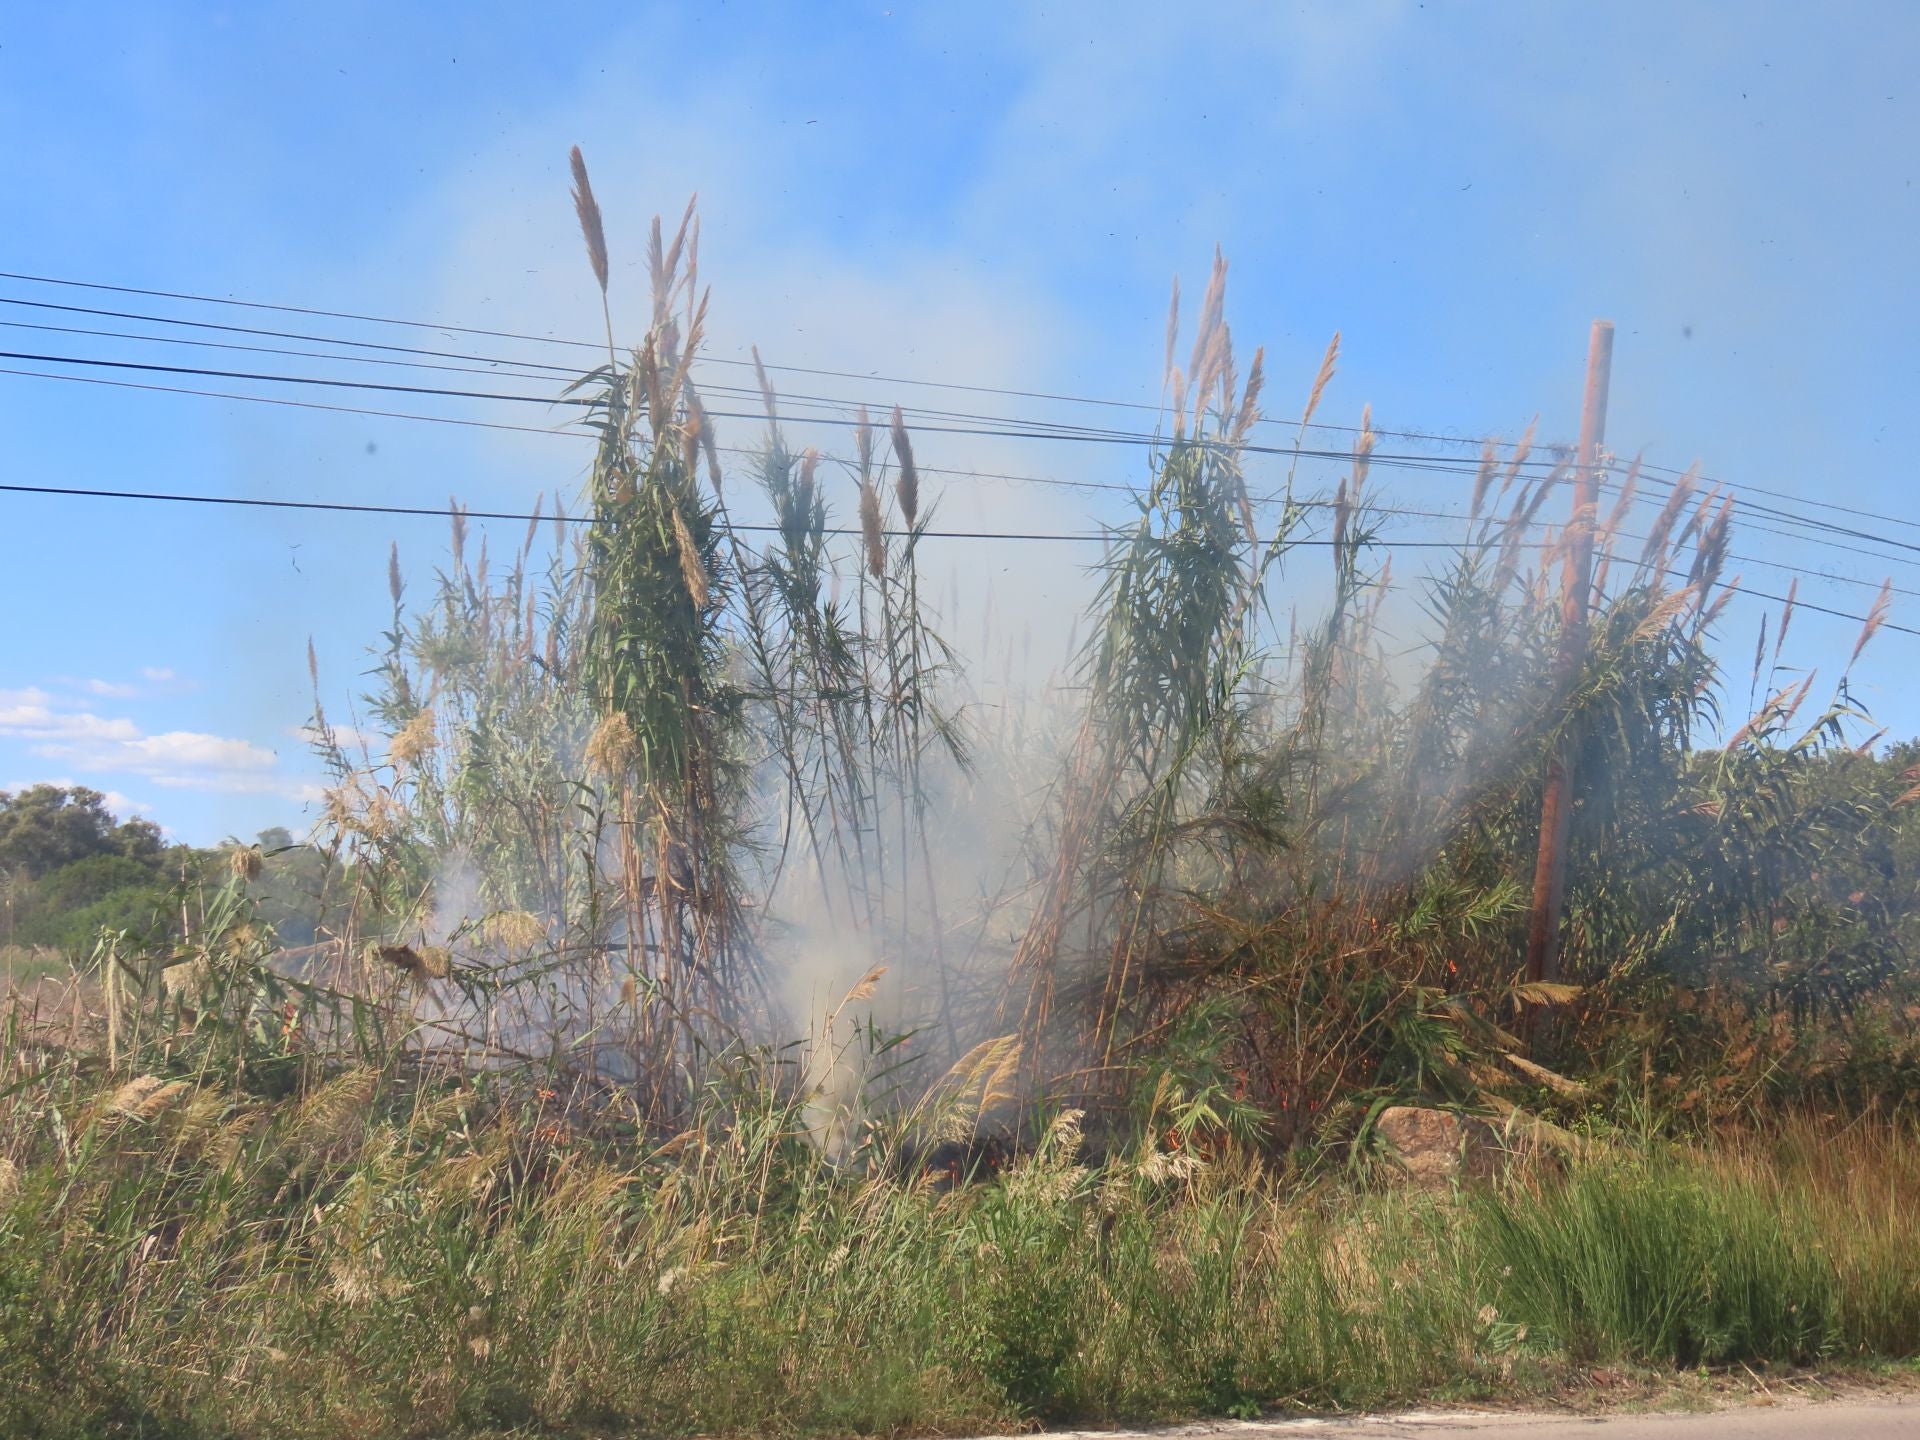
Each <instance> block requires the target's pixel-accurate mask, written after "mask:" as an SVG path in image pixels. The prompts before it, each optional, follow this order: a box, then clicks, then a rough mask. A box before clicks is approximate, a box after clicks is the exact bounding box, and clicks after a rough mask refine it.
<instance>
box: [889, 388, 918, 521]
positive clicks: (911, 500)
mask: <svg viewBox="0 0 1920 1440" xmlns="http://www.w3.org/2000/svg"><path fill="white" fill-rule="evenodd" d="M893 456H894V459H895V460H897V461H899V463H900V474H899V476H898V478H897V479H895V480H894V482H893V493H894V495H895V496H896V497H898V499H899V501H900V514H901V515H902V516H903V517H905V519H906V522H907V528H908V529H909V530H911V529H912V528H913V526H914V522H915V521H917V520H918V519H919V517H920V472H919V471H918V470H916V469H915V468H914V464H913V442H912V440H910V439H908V438H907V421H906V417H905V416H903V415H902V414H901V413H900V407H899V406H898V405H896V406H894V407H893Z"/></svg>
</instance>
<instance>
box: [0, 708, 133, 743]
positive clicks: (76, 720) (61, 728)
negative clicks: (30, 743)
mask: <svg viewBox="0 0 1920 1440" xmlns="http://www.w3.org/2000/svg"><path fill="white" fill-rule="evenodd" d="M0 735H12V736H16V737H18V738H20V739H24V740H42V741H53V742H57V746H58V747H66V748H71V747H72V746H74V745H76V744H79V743H82V742H93V743H99V742H116V743H124V742H130V741H135V740H138V739H139V738H140V727H139V726H137V725H135V724H134V723H133V722H132V721H131V720H105V719H102V718H101V717H100V716H98V715H95V714H93V713H92V712H91V711H86V710H55V709H54V708H53V707H52V706H51V705H50V704H46V703H26V704H19V705H7V706H0ZM55 748H56V746H35V747H34V753H36V754H42V755H44V754H51V753H54V750H55Z"/></svg>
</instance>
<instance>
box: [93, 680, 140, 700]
mask: <svg viewBox="0 0 1920 1440" xmlns="http://www.w3.org/2000/svg"><path fill="white" fill-rule="evenodd" d="M83 688H85V690H86V692H87V693H88V694H89V695H99V696H102V697H104V698H106V699H110V700H131V699H132V698H133V697H134V696H136V695H138V694H139V693H140V687H139V686H138V685H129V684H127V683H126V682H125V681H120V680H88V681H87V682H86V683H85V686H84V687H83Z"/></svg>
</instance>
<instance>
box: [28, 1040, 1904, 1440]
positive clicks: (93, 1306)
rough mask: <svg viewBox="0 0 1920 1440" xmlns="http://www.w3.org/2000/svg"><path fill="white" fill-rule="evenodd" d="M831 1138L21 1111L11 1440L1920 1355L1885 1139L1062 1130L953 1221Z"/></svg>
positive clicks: (960, 1206)
mask: <svg viewBox="0 0 1920 1440" xmlns="http://www.w3.org/2000/svg"><path fill="white" fill-rule="evenodd" d="M804 1136H805V1125H804V1118H803V1117H802V1116H801V1115H800V1113H799V1112H798V1111H797V1110H796V1109H794V1108H793V1107H791V1106H790V1105H789V1104H788V1103H787V1102H785V1101H783V1100H780V1099H779V1098H778V1097H777V1096H774V1095H773V1094H771V1093H767V1094H764V1095H760V1096H758V1097H757V1098H756V1094H755V1092H753V1091H751V1090H741V1091H740V1092H738V1093H735V1094H732V1095H730V1096H729V1097H728V1099H727V1101H726V1103H725V1104H724V1105H721V1104H720V1103H719V1102H718V1101H713V1102H711V1103H710V1106H709V1109H708V1111H707V1112H706V1113H705V1114H704V1115H703V1117H702V1121H701V1124H700V1126H699V1128H697V1129H696V1130H694V1131H690V1132H688V1133H687V1134H685V1135H683V1136H682V1137H680V1138H679V1139H678V1140H676V1141H675V1142H674V1143H673V1144H672V1145H670V1146H668V1147H665V1148H664V1150H663V1149H662V1148H659V1147H654V1148H648V1147H645V1146H639V1145H637V1142H634V1141H632V1140H628V1141H625V1142H622V1141H619V1140H618V1139H617V1138H609V1137H605V1136H602V1137H601V1138H593V1136H591V1135H589V1134H587V1133H582V1132H579V1131H575V1130H570V1129H569V1128H567V1126H566V1124H565V1122H563V1121H561V1120H559V1119H558V1118H557V1117H555V1116H554V1115H552V1114H551V1113H550V1112H549V1111H548V1110H546V1109H543V1108H542V1102H541V1101H539V1100H538V1099H537V1098H534V1099H529V1100H527V1101H526V1102H525V1103H524V1105H523V1104H522V1102H521V1101H519V1100H508V1099H505V1098H503V1097H500V1096H492V1097H490V1096H488V1095H487V1094H486V1093H485V1090H484V1089H475V1088H473V1087H472V1086H470V1085H469V1086H459V1087H453V1086H448V1087H436V1086H432V1085H420V1084H408V1085H401V1084H398V1083H397V1082H395V1081H394V1080H393V1078H392V1077H390V1076H387V1075H382V1074H380V1073H377V1072H374V1071H372V1070H366V1069H362V1070H350V1071H347V1072H345V1073H344V1074H340V1075H336V1076H334V1077H333V1078H331V1079H326V1080H323V1081H316V1082H314V1083H311V1084H309V1085H308V1086H307V1087H306V1088H305V1089H304V1091H302V1092H300V1093H297V1094H294V1095H292V1096H289V1097H288V1098H286V1099H284V1100H278V1101H262V1100H260V1099H257V1098H249V1097H247V1096H244V1095H242V1094H240V1093H238V1092H234V1091H229V1090H226V1089H223V1088H221V1087H219V1086H215V1085H206V1084H197V1083H194V1082H192V1081H190V1080H182V1081H166V1082H162V1081H161V1080H160V1079H159V1078H158V1077H149V1078H147V1079H145V1080H140V1081H137V1082H132V1083H129V1082H124V1081H118V1080H116V1081H114V1082H113V1083H110V1084H106V1085H105V1086H102V1085H101V1084H100V1083H99V1082H98V1081H84V1082H83V1081H82V1080H80V1079H78V1078H76V1077H75V1076H74V1075H73V1074H72V1073H71V1072H62V1073H61V1074H60V1075H58V1076H55V1077H50V1078H47V1079H44V1080H42V1081H41V1082H39V1083H38V1084H35V1085H30V1086H27V1087H23V1088H21V1089H19V1090H16V1092H15V1093H14V1094H13V1095H12V1096H11V1097H9V1098H8V1100H7V1101H6V1104H5V1108H4V1111H0V1152H3V1153H5V1154H7V1155H8V1156H10V1157H17V1158H14V1159H10V1160H9V1162H8V1163H9V1169H8V1170H7V1171H6V1174H5V1177H4V1178H5V1184H4V1187H3V1188H4V1190H5V1200H4V1204H3V1208H0V1431H4V1432H5V1433H8V1434H47V1435H58V1434H88V1435H92V1434H100V1433H113V1432H116V1431H117V1432H118V1433H126V1434H148V1435H168V1434H175V1435H234V1436H251V1435H260V1436H265V1435H275V1436H312V1437H327V1440H331V1437H345V1436H349V1435H351V1436H355V1437H360V1436H389V1435H391V1436H401V1435H415V1434H436V1435H462V1434H486V1433H491V1432H497V1431H502V1430H509V1429H531V1430H534V1431H546V1432H563V1431H578V1430H591V1429H618V1430H630V1431H635V1432H639V1433H645V1434H654V1435H693V1434H745V1433H748V1432H754V1433H768V1432H777V1433H785V1434H795V1435H799V1434H848V1433H877V1432H889V1433H893V1432H901V1431H908V1430H918V1431H926V1432H934V1431H941V1432H946V1433H953V1432H955V1431H963V1430H980V1429H990V1428H999V1427H1007V1426H1015V1425H1023V1424H1028V1423H1031V1422H1034V1421H1042V1422H1051V1423H1108V1422H1142V1421H1150V1420H1163V1419H1172V1418H1178V1417H1188V1416H1195V1415H1221V1414H1250V1413H1253V1412H1255V1411H1257V1410H1259V1409H1263V1408H1267V1407H1271V1406H1275V1405H1281V1406H1317V1407H1335V1406H1338V1407H1343V1408H1344V1407H1353V1406H1366V1405H1381V1404H1388V1403H1393V1402H1395V1401H1411V1400H1415V1399H1418V1398H1421V1397H1433V1396H1437V1395H1459V1394H1462V1393H1485V1392H1487V1391H1489V1390H1491V1389H1493V1388H1495V1387H1497V1386H1500V1385H1502V1384H1503V1383H1511V1381H1512V1377H1513V1376H1514V1375H1515V1374H1516V1373H1517V1374H1519V1375H1520V1376H1521V1377H1522V1378H1523V1380H1524V1378H1525V1377H1526V1376H1528V1375H1534V1376H1545V1377H1549V1378H1550V1377H1551V1376H1552V1375H1554V1374H1555V1373H1556V1372H1557V1369H1558V1367H1561V1366H1563V1365H1564V1364H1566V1363H1569V1362H1588V1361H1591V1360H1594V1359H1596V1358H1601V1357H1606V1358H1610V1359H1611V1358H1617V1359H1620V1360H1624V1361H1628V1362H1633V1363H1642V1364H1655V1365H1676V1364H1677V1365H1689V1366H1690V1365H1693V1364H1696V1363H1730V1362H1734V1361H1739V1360H1749V1361H1758V1360H1763V1359H1764V1360H1769V1361H1783V1362H1807V1361H1815V1360H1820V1359H1823V1358H1831V1357H1882V1358H1898V1357H1903V1356H1910V1355H1912V1354H1913V1353H1914V1352H1915V1348H1916V1347H1915V1338H1916V1336H1920V1247H1916V1246H1914V1245H1912V1244H1911V1243H1910V1241H1911V1238H1912V1236H1911V1233H1910V1232H1911V1231H1912V1229H1913V1226H1914V1222H1913V1221H1911V1220H1909V1219H1906V1218H1903V1212H1901V1211H1900V1210H1899V1208H1898V1206H1897V1205H1895V1204H1893V1203H1891V1202H1892V1199H1893V1197H1895V1196H1896V1195H1897V1194H1899V1193H1905V1192H1901V1191H1900V1190H1899V1189H1898V1187H1899V1186H1901V1185H1904V1184H1906V1183H1907V1182H1908V1181H1909V1180H1910V1179H1911V1177H1912V1174H1913V1170H1914V1166H1915V1156H1916V1153H1920V1147H1916V1145H1915V1144H1914V1141H1913V1140H1912V1138H1911V1136H1910V1135H1909V1134H1908V1133H1907V1132H1906V1131H1904V1130H1899V1129H1896V1128H1894V1127H1892V1126H1889V1125H1886V1124H1880V1125H1878V1126H1876V1127H1871V1128H1862V1129H1856V1130H1855V1131H1853V1132H1848V1135H1847V1136H1844V1137H1839V1138H1835V1137H1833V1136H1826V1137H1825V1138H1822V1137H1821V1136H1819V1135H1816V1134H1815V1133H1814V1132H1812V1131H1809V1132H1807V1133H1805V1134H1799V1135H1795V1134H1791V1133H1784V1134H1781V1135H1776V1136H1774V1137H1772V1138H1771V1139H1769V1140H1768V1141H1766V1142H1765V1143H1764V1144H1762V1143H1760V1142H1754V1143H1751V1144H1746V1145H1741V1146H1734V1145H1721V1146H1718V1147H1715V1148H1712V1149H1706V1150H1659V1151H1649V1152H1646V1153H1641V1154H1637V1155H1632V1156H1627V1157H1615V1158H1610V1159H1606V1160H1598V1161H1593V1162H1591V1163H1588V1164H1584V1165H1580V1166H1576V1167H1575V1168H1574V1169H1573V1170H1572V1171H1571V1172H1570V1173H1567V1174H1564V1175H1561V1174H1556V1173H1552V1172H1540V1173H1529V1174H1522V1175H1517V1176H1515V1177H1514V1178H1513V1179H1512V1180H1510V1181H1508V1182H1506V1183H1504V1184H1502V1185H1499V1186H1495V1187H1491V1188H1487V1189H1484V1190H1477V1191H1472V1192H1470V1193H1467V1194H1464V1195H1462V1196H1458V1197H1455V1196H1428V1195H1419V1194H1408V1193H1404V1192H1384V1193H1381V1192H1369V1191H1364V1190H1355V1189H1352V1188H1348V1187H1336V1188H1322V1189H1318V1190H1312V1191H1300V1190H1297V1189H1295V1190H1289V1189H1285V1188H1282V1187H1280V1186H1279V1185H1278V1184H1277V1182H1275V1181H1274V1180H1273V1179H1272V1178H1271V1177H1269V1176H1265V1175H1263V1174H1262V1172H1261V1171H1260V1170H1259V1169H1258V1167H1257V1166H1255V1165H1254V1164H1253V1163H1252V1162H1251V1161H1246V1160H1242V1159H1236V1158H1233V1157H1232V1156H1224V1157H1217V1158H1216V1159H1215V1160H1214V1161H1213V1162H1212V1163H1210V1164H1207V1165H1195V1164H1193V1163H1192V1162H1190V1161H1189V1162H1182V1163H1176V1157H1172V1156H1169V1155H1168V1154H1166V1153H1165V1152H1160V1151H1151V1150H1149V1151H1146V1152H1143V1153H1140V1154H1136V1155H1132V1156H1125V1155H1123V1156H1116V1157H1112V1158H1109V1159H1108V1160H1107V1161H1106V1162H1105V1163H1104V1164H1102V1165H1100V1166H1098V1167H1090V1166H1087V1165H1084V1164H1082V1163H1081V1161H1080V1158H1079V1154H1078V1151H1079V1141H1078V1136H1077V1133H1076V1132H1075V1129H1074V1126H1073V1124H1072V1122H1071V1119H1070V1118H1064V1119H1063V1120H1062V1121H1061V1122H1060V1123H1058V1124H1056V1126H1055V1127H1054V1129H1053V1131H1052V1132H1051V1133H1050V1134H1049V1136H1048V1138H1047V1139H1046V1141H1045V1142H1044V1143H1043V1144H1042V1145H1041V1146H1040V1148H1039V1149H1038V1151H1037V1152H1035V1153H1032V1154H1030V1155H1027V1156H1025V1157H1024V1158H1022V1159H1020V1160H1018V1161H1016V1162H1014V1163H1013V1164H1012V1165H1011V1166H1010V1167H1009V1168H1008V1169H1007V1170H1006V1171H1005V1172H1004V1173H1003V1174H1001V1175H999V1176H997V1177H994V1178H992V1179H991V1180H988V1181H986V1182H985V1183H981V1184H976V1185H972V1186H964V1187H961V1188H959V1189H957V1190H951V1191H947V1190H939V1189H936V1188H934V1187H933V1186H931V1185H930V1184H928V1183H927V1182H926V1181H925V1179H924V1177H920V1176H917V1175H915V1174H914V1173H913V1172H912V1171H911V1170H910V1168H908V1167H906V1166H904V1165H902V1164H878V1165H876V1166H874V1167H871V1168H857V1167H846V1166H836V1165H833V1164H830V1163H828V1162H827V1161H825V1160H823V1159H822V1158H821V1157H820V1156H819V1155H818V1154H817V1153H816V1151H815V1150H814V1149H813V1147H812V1146H811V1145H809V1144H808V1143H807V1142H806V1140H805V1139H804ZM1836 1156H1837V1158H1836ZM1874 1197H1878V1198H1877V1199H1875V1198H1874ZM1869 1200H1871V1201H1872V1203H1863V1202H1867V1201H1869ZM1516 1366H1517V1367H1518V1369H1517V1370H1516Z"/></svg>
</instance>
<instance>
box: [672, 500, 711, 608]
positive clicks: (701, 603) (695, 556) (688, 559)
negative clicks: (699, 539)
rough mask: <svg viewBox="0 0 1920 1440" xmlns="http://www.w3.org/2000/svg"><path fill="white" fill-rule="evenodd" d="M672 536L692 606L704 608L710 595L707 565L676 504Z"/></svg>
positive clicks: (681, 576)
mask: <svg viewBox="0 0 1920 1440" xmlns="http://www.w3.org/2000/svg"><path fill="white" fill-rule="evenodd" d="M673 538H674V542H675V545H676V547H677V548H678V549H679V551H680V578H681V579H683V580H684V581H686V584H687V594H688V595H689V596H691V597H692V599H693V608H694V609H695V610H705V609H706V608H707V601H708V600H709V599H710V598H711V596H712V592H711V591H710V589H709V588H708V585H707V567H706V564H705V563H704V561H703V560H702V559H701V556H700V547H699V546H698V545H696V544H694V541H693V531H692V530H691V529H689V528H688V526H687V521H686V517H685V516H683V515H682V514H681V513H680V509H679V507H678V506H675V507H674V511H673Z"/></svg>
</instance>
